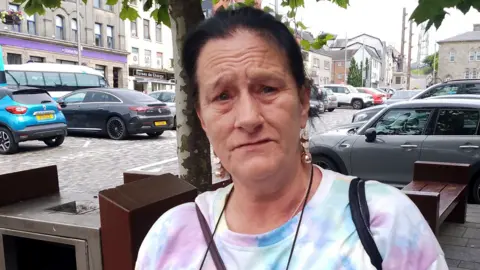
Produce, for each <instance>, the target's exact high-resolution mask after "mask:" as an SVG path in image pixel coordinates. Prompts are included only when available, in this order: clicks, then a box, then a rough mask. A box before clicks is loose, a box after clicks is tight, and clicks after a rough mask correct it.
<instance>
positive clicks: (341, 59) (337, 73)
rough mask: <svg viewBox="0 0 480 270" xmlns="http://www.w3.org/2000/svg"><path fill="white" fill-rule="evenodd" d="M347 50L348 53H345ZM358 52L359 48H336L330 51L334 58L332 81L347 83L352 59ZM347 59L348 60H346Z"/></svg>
mask: <svg viewBox="0 0 480 270" xmlns="http://www.w3.org/2000/svg"><path fill="white" fill-rule="evenodd" d="M345 52H346V55H345ZM356 53H357V50H346V51H345V50H334V51H329V52H328V54H329V56H330V57H331V58H332V68H331V70H332V73H331V74H332V75H331V78H332V79H331V80H330V82H331V83H334V84H346V83H347V80H348V72H349V68H350V61H351V60H352V57H353V56H354V55H355V54H356ZM345 60H346V61H345Z"/></svg>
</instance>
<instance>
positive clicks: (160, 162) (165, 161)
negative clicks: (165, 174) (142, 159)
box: [127, 157, 178, 172]
mask: <svg viewBox="0 0 480 270" xmlns="http://www.w3.org/2000/svg"><path fill="white" fill-rule="evenodd" d="M177 160H178V158H177V157H174V158H170V159H165V160H162V161H159V162H154V163H150V164H146V165H142V166H139V167H135V168H133V169H130V170H127V171H128V172H129V171H141V170H143V169H146V168H149V167H153V166H158V165H162V164H165V163H170V162H173V161H177Z"/></svg>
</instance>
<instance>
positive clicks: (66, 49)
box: [62, 48, 78, 55]
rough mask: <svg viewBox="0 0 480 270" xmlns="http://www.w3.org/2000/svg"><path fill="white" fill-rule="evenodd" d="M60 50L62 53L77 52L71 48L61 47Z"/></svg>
mask: <svg viewBox="0 0 480 270" xmlns="http://www.w3.org/2000/svg"><path fill="white" fill-rule="evenodd" d="M62 52H63V53H68V54H75V55H77V54H78V51H77V50H75V49H71V48H62Z"/></svg>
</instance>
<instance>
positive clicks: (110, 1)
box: [107, 0, 118, 6]
mask: <svg viewBox="0 0 480 270" xmlns="http://www.w3.org/2000/svg"><path fill="white" fill-rule="evenodd" d="M117 3H118V0H107V5H109V6H115V5H116V4H117Z"/></svg>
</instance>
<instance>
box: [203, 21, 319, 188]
mask: <svg viewBox="0 0 480 270" xmlns="http://www.w3.org/2000/svg"><path fill="white" fill-rule="evenodd" d="M196 75H197V81H198V87H199V106H198V107H197V114H198V116H199V118H200V121H201V123H202V126H203V129H204V130H205V132H206V134H207V136H208V138H209V140H210V142H211V144H212V146H213V149H214V151H215V153H216V154H217V156H218V157H219V158H220V160H221V162H222V165H223V166H224V168H225V169H226V170H227V171H228V172H229V173H230V174H232V176H233V177H234V178H240V179H249V180H254V179H255V178H256V179H264V178H267V177H269V176H273V174H275V173H279V172H281V171H282V170H284V169H288V168H291V166H296V165H297V164H298V163H296V161H299V160H300V158H301V157H300V156H301V154H300V152H299V150H300V148H299V146H300V145H299V137H300V129H301V128H304V127H305V125H306V121H307V119H308V109H309V93H308V91H300V92H299V89H298V88H297V86H296V83H295V80H294V78H293V76H292V75H291V73H290V71H289V66H288V63H287V59H286V56H285V55H284V53H283V52H282V51H280V50H279V49H278V48H277V46H276V45H275V44H272V43H270V42H268V41H266V40H265V39H264V38H262V37H260V36H259V35H257V34H255V33H252V32H249V31H247V30H238V31H237V32H235V33H234V34H233V35H232V36H230V37H228V38H225V39H216V40H211V41H209V42H208V43H207V44H206V45H205V46H204V47H203V49H202V50H201V52H200V55H199V59H198V64H197V74H196ZM299 93H301V95H299ZM300 97H301V98H300ZM289 166H290V167H289Z"/></svg>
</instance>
